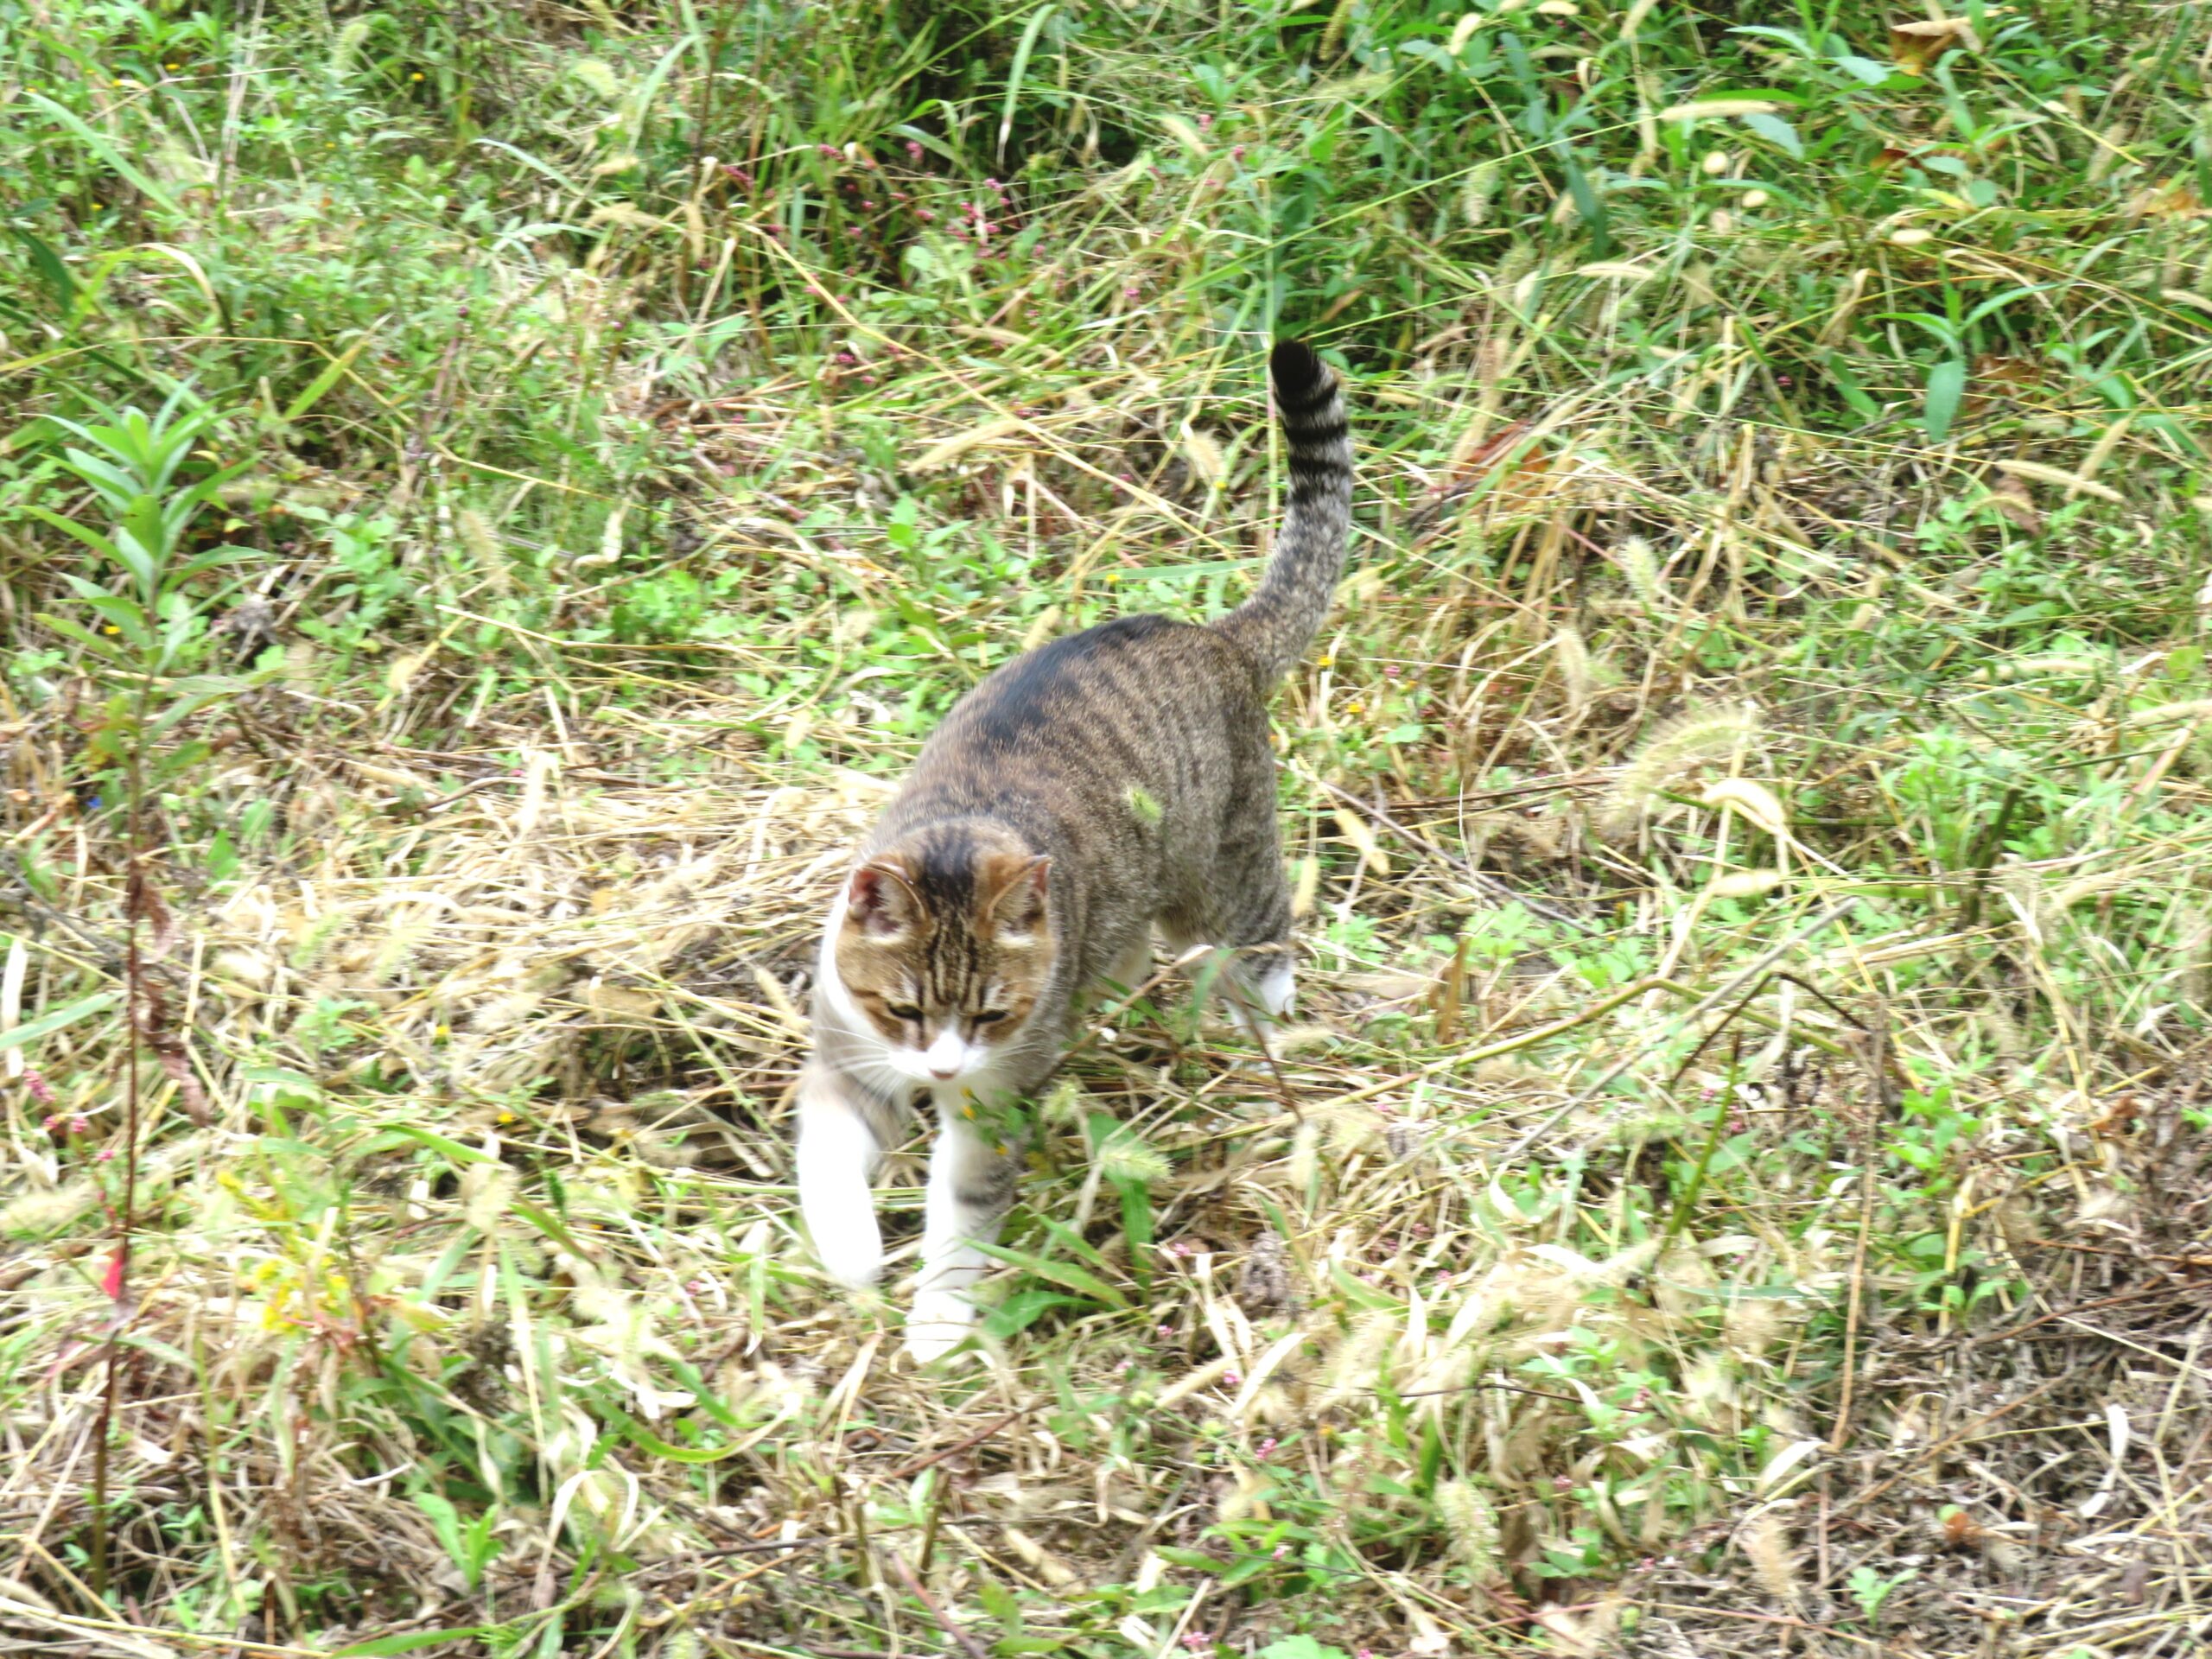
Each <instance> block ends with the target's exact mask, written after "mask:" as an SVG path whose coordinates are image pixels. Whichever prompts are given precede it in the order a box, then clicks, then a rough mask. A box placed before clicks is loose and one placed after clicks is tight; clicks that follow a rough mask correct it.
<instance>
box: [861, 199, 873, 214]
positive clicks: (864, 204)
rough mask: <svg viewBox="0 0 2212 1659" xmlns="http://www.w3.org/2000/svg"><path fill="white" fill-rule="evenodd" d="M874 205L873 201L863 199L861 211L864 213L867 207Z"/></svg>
mask: <svg viewBox="0 0 2212 1659" xmlns="http://www.w3.org/2000/svg"><path fill="white" fill-rule="evenodd" d="M874 206H875V204H874V202H872V201H864V202H862V203H861V212H862V213H866V212H867V211H868V209H869V208H871V207H874Z"/></svg>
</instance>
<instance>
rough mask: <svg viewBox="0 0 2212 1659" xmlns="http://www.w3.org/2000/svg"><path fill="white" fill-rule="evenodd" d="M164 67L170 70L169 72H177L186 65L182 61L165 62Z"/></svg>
mask: <svg viewBox="0 0 2212 1659" xmlns="http://www.w3.org/2000/svg"><path fill="white" fill-rule="evenodd" d="M183 67H184V66H183V65H182V64H181V63H165V64H163V65H162V68H164V69H166V70H168V72H169V73H171V74H175V73H176V72H177V71H178V70H180V69H181V68H183Z"/></svg>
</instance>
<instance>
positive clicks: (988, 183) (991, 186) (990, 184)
mask: <svg viewBox="0 0 2212 1659" xmlns="http://www.w3.org/2000/svg"><path fill="white" fill-rule="evenodd" d="M983 188H985V189H986V190H997V189H1000V188H1002V187H1001V185H1000V183H999V181H997V180H996V179H985V180H984V181H983Z"/></svg>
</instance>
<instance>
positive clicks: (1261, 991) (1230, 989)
mask: <svg viewBox="0 0 2212 1659" xmlns="http://www.w3.org/2000/svg"><path fill="white" fill-rule="evenodd" d="M1166 931H1167V936H1168V942H1169V944H1170V945H1171V946H1172V947H1173V949H1174V950H1176V951H1177V952H1178V953H1180V952H1182V951H1185V950H1189V949H1190V948H1191V947H1192V945H1195V944H1210V945H1213V946H1216V947H1217V948H1223V949H1227V950H1233V951H1234V952H1235V953H1236V954H1235V955H1234V956H1232V957H1230V961H1229V965H1228V966H1227V968H1226V969H1224V970H1223V974H1222V978H1223V981H1224V983H1223V984H1222V986H1221V999H1222V1001H1223V1003H1224V1005H1225V1006H1226V1007H1227V1009H1228V1013H1229V1017H1230V1021H1231V1022H1232V1023H1234V1024H1235V1026H1236V1028H1237V1029H1238V1030H1239V1031H1241V1032H1243V1033H1244V1035H1246V1036H1247V1037H1249V1038H1250V1039H1252V1040H1253V1041H1254V1042H1255V1043H1257V1044H1259V1045H1260V1046H1262V1047H1266V1046H1268V1033H1269V1032H1270V1030H1271V1029H1272V1028H1273V1027H1275V1026H1277V1025H1279V1024H1281V1022H1282V1020H1284V1019H1285V1018H1286V1017H1287V1015H1288V1014H1289V1013H1290V1011H1291V1007H1292V1005H1293V1003H1294V1002H1295V1001H1296V1000H1297V993H1298V977H1297V971H1296V967H1295V948H1294V946H1293V945H1292V944H1291V938H1290V935H1291V927H1290V892H1289V889H1288V887H1287V885H1285V884H1284V882H1283V881H1282V880H1281V877H1280V876H1278V877H1277V878H1276V879H1275V880H1274V881H1272V882H1260V883H1256V884H1255V885H1254V886H1253V887H1251V888H1250V889H1249V890H1248V891H1247V892H1245V893H1241V894H1239V895H1237V896H1236V899H1235V901H1234V902H1231V903H1218V902H1217V903H1215V904H1211V905H1208V906H1205V907H1204V908H1203V909H1201V910H1199V911H1198V912H1197V913H1195V914H1188V915H1185V916H1182V917H1179V918H1176V919H1175V920H1174V922H1173V925H1170V926H1169V927H1168V928H1167V930H1166Z"/></svg>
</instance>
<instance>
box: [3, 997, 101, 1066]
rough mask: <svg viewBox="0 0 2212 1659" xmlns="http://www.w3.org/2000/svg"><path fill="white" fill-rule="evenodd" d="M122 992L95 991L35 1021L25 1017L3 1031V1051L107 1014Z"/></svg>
mask: <svg viewBox="0 0 2212 1659" xmlns="http://www.w3.org/2000/svg"><path fill="white" fill-rule="evenodd" d="M121 995H123V994H122V993H121V992H120V991H94V992H93V993H92V995H90V996H80V997H79V998H78V999H77V1000H76V1001H74V1002H71V1003H68V1004H67V1005H66V1006H64V1007H59V1008H55V1009H54V1011H53V1012H52V1013H50V1014H41V1015H39V1016H38V1018H36V1019H35V1020H24V1021H23V1023H22V1025H20V1026H11V1027H9V1028H8V1029H7V1030H6V1031H0V1052H6V1051H7V1050H9V1049H11V1048H21V1047H22V1046H24V1045H25V1044H26V1043H35V1042H36V1041H38V1040H39V1039H41V1037H51V1036H52V1035H53V1034H54V1033H55V1032H57V1031H61V1030H65V1029H67V1027H71V1026H73V1025H75V1024H76V1023H77V1022H78V1021H79V1020H89V1019H91V1018H92V1015H94V1014H105V1013H106V1012H107V1010H108V1009H110V1008H111V1007H114V1006H115V1004H116V1001H117V999H118V998H119V997H120V996H121Z"/></svg>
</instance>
